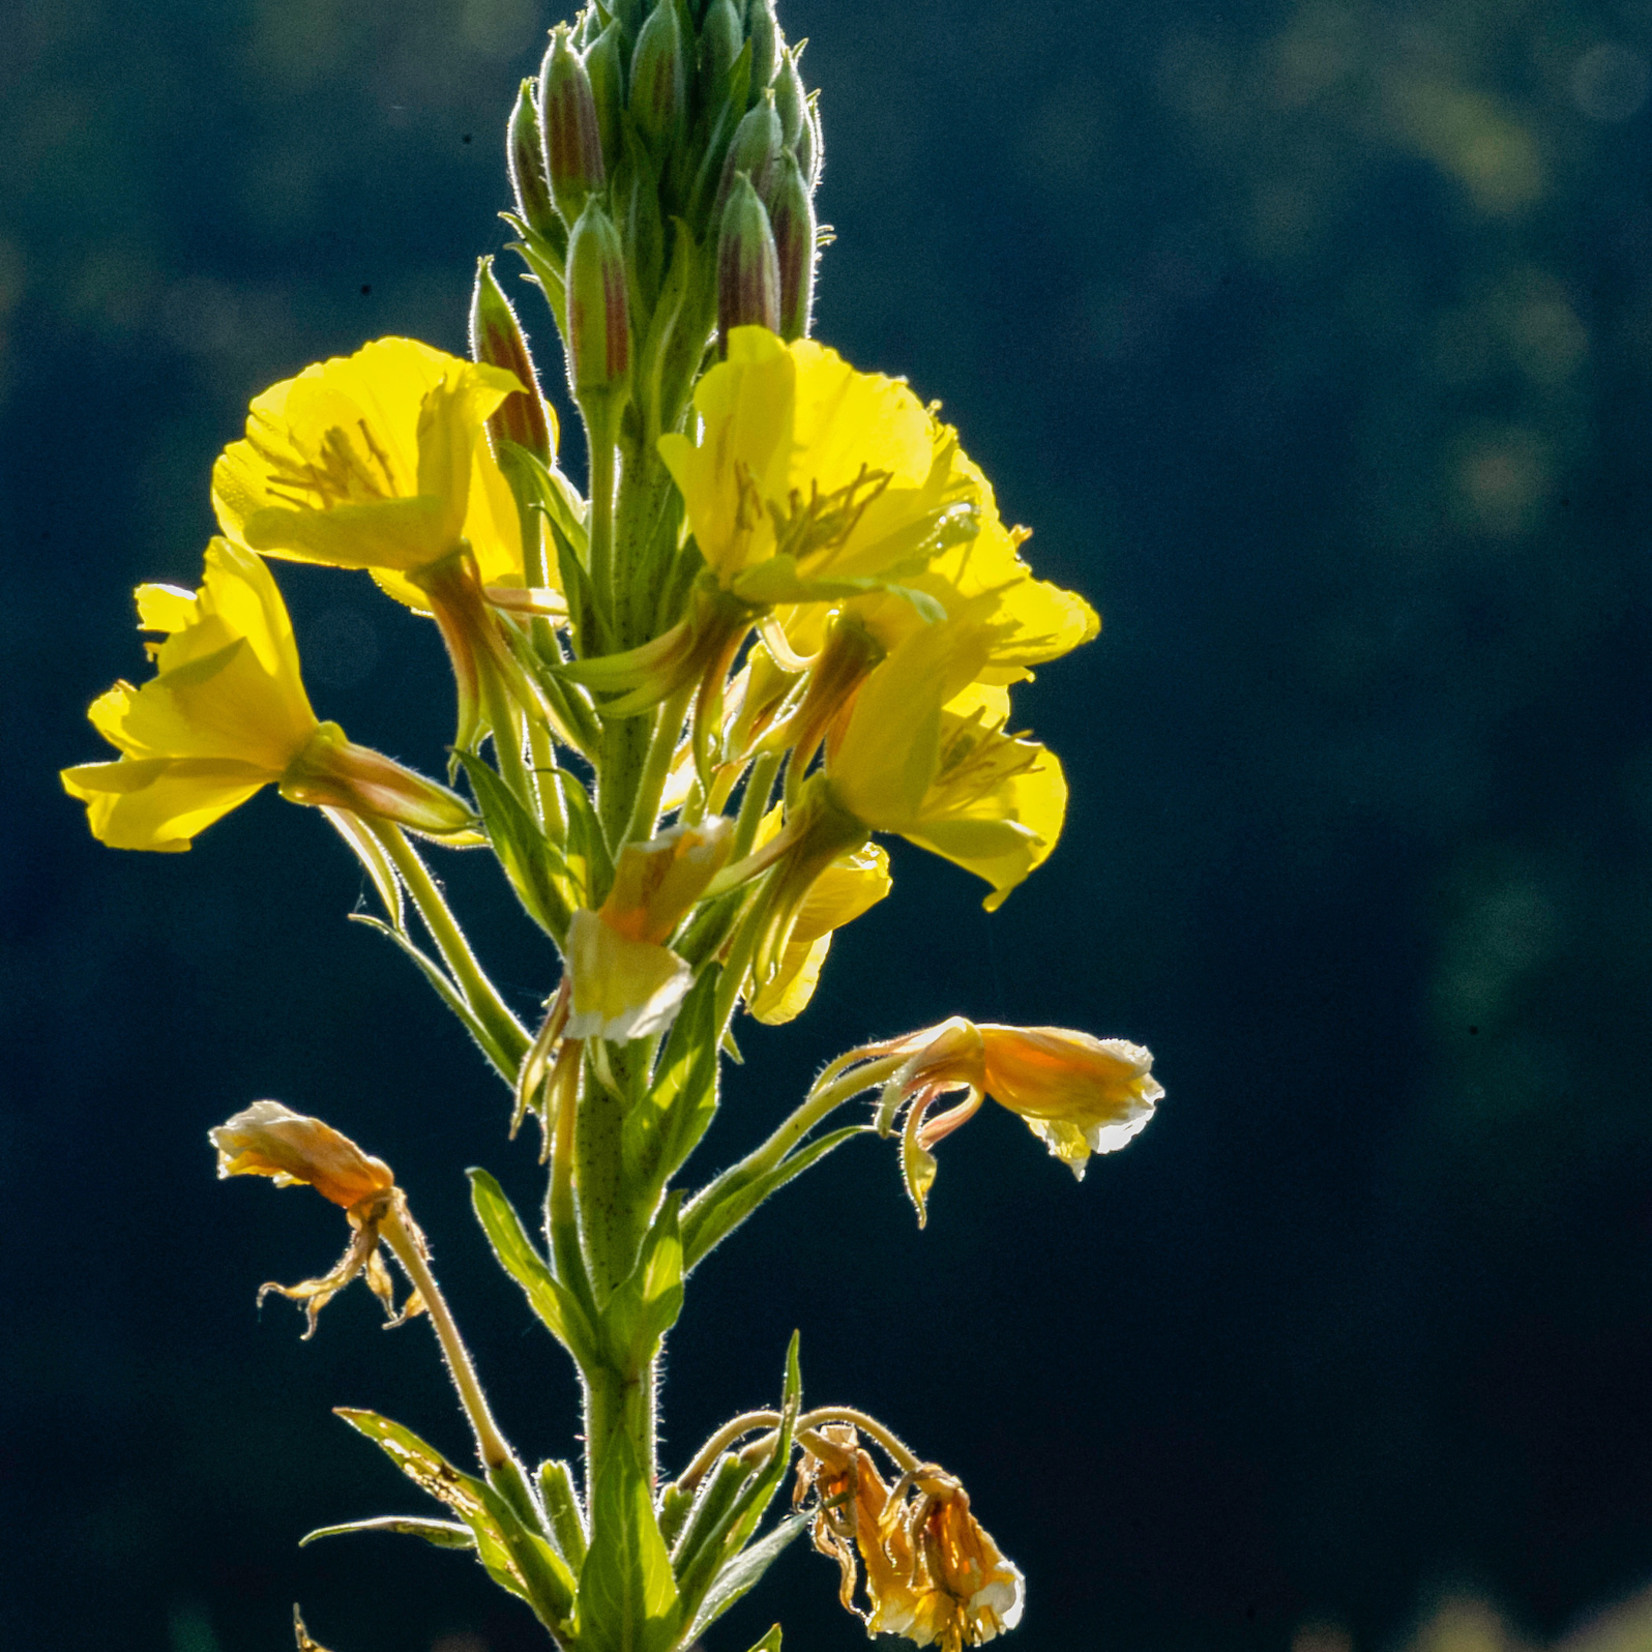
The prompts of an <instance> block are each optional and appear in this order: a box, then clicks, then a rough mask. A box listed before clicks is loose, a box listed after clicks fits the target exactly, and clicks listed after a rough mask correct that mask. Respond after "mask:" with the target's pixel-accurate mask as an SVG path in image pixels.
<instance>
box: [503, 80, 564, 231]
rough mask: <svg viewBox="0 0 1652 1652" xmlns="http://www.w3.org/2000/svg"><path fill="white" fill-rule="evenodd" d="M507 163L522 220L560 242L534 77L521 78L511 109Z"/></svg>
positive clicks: (506, 140)
mask: <svg viewBox="0 0 1652 1652" xmlns="http://www.w3.org/2000/svg"><path fill="white" fill-rule="evenodd" d="M505 163H506V165H507V166H508V167H509V168H510V175H511V188H512V190H513V191H514V192H515V194H516V210H517V213H518V215H519V216H520V217H521V219H522V222H523V223H525V224H526V225H527V226H528V228H529V229H531V230H534V231H537V233H539V234H540V235H543V236H546V237H548V238H549V239H550V240H552V241H554V242H556V243H557V244H558V245H560V244H561V241H562V225H561V224H560V223H559V222H558V221H557V216H556V208H555V207H554V206H553V205H552V202H551V185H550V180H549V179H548V178H547V177H546V175H545V146H544V143H543V141H542V139H541V136H540V131H539V110H538V108H537V107H536V106H535V104H534V98H533V82H532V81H531V80H524V81H523V82H522V89H521V91H519V92H518V93H517V95H516V107H515V108H513V109H512V110H511V118H510V125H509V127H508V128H507V130H506V135H505Z"/></svg>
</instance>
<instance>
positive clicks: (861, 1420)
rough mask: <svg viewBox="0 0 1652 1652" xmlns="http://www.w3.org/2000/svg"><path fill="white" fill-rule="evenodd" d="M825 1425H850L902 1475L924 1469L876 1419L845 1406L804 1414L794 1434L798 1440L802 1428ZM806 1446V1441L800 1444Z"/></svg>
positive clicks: (917, 1458)
mask: <svg viewBox="0 0 1652 1652" xmlns="http://www.w3.org/2000/svg"><path fill="white" fill-rule="evenodd" d="M827 1423H849V1424H851V1425H852V1426H853V1427H855V1428H858V1429H859V1430H860V1431H861V1433H862V1434H865V1435H867V1436H869V1437H870V1438H871V1439H873V1440H876V1441H877V1443H878V1444H879V1445H880V1446H882V1447H883V1449H884V1450H885V1451H886V1452H887V1453H888V1454H889V1460H890V1462H892V1463H893V1464H894V1465H895V1467H896V1468H898V1469H899V1470H900V1471H901V1473H902V1474H914V1473H916V1472H917V1470H918V1469H920V1468H921V1467H922V1466H923V1463H922V1460H921V1459H920V1458H919V1457H918V1456H917V1455H916V1453H914V1452H913V1450H912V1448H911V1447H910V1446H908V1445H907V1444H906V1443H905V1442H904V1441H903V1440H901V1439H900V1438H899V1437H898V1436H896V1435H895V1434H892V1433H891V1432H890V1431H889V1430H888V1429H887V1428H885V1427H884V1426H883V1424H882V1423H880V1422H879V1421H878V1420H877V1418H876V1417H868V1416H867V1415H866V1413H865V1412H864V1411H856V1410H855V1409H854V1407H853V1406H848V1405H823V1406H821V1407H820V1408H819V1409H818V1410H816V1411H806V1412H804V1414H803V1415H802V1416H801V1417H799V1418H798V1419H797V1434H798V1438H799V1439H800V1440H801V1439H802V1437H803V1432H804V1430H805V1429H811V1430H812V1429H816V1428H820V1427H823V1426H824V1425H825V1424H827ZM803 1443H804V1444H805V1446H807V1444H808V1442H807V1441H804V1442H803Z"/></svg>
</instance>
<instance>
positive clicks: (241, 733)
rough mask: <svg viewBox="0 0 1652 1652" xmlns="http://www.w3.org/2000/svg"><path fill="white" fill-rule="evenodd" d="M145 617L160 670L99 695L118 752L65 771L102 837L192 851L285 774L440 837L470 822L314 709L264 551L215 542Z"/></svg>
mask: <svg viewBox="0 0 1652 1652" xmlns="http://www.w3.org/2000/svg"><path fill="white" fill-rule="evenodd" d="M137 598H138V617H139V624H140V625H141V626H142V627H143V628H144V629H146V630H151V631H162V632H165V633H167V636H166V640H165V641H164V642H160V643H152V644H150V645H149V647H150V651H151V653H152V654H153V655H154V659H155V665H156V675H155V677H154V678H153V679H152V680H151V681H150V682H147V683H145V684H144V685H143V687H142V688H133V687H132V685H131V684H130V683H124V682H122V683H116V685H115V686H114V687H113V688H112V689H110V690H109V692H108V693H107V694H104V695H103V696H101V697H100V698H99V699H98V700H97V701H95V702H94V703H93V705H92V708H91V712H90V714H89V715H90V717H91V721H92V726H93V727H94V728H96V729H97V731H98V733H100V734H101V735H102V736H103V737H104V738H105V739H106V740H107V741H108V742H109V743H110V744H111V745H112V746H115V747H116V748H117V749H118V750H119V751H120V752H121V753H122V755H121V757H120V759H119V761H117V762H113V763H85V764H81V765H80V766H79V767H76V768H71V769H65V770H64V771H63V784H64V787H65V789H66V790H67V791H68V792H69V794H70V795H71V796H73V797H78V798H80V799H81V800H82V801H83V802H85V803H86V804H87V805H88V810H87V812H88V817H89V820H90V823H91V828H92V832H93V835H94V836H96V837H97V838H99V839H100V840H101V841H103V842H104V843H107V844H110V845H111V846H113V847H115V848H117V849H159V850H182V849H187V848H188V847H189V845H190V840H191V839H192V838H193V837H194V836H195V834H196V833H197V832H200V831H203V830H205V828H206V827H208V826H210V825H211V824H212V822H213V821H215V820H217V819H218V818H219V817H220V816H222V815H225V814H227V813H228V812H229V811H230V810H231V809H233V808H235V807H236V805H237V804H240V803H244V802H245V801H246V800H247V799H248V798H249V797H251V796H252V795H253V793H255V792H256V791H258V790H259V789H260V788H261V787H263V786H267V785H270V784H272V783H273V784H277V785H279V786H280V787H281V789H282V792H283V793H284V795H286V796H287V797H289V798H291V799H292V800H293V801H295V802H303V803H312V804H315V805H318V806H320V807H324V808H340V809H347V810H349V811H351V812H352V813H356V814H364V815H369V816H379V817H383V818H386V819H391V820H397V821H400V822H401V823H403V824H404V825H408V826H411V827H413V829H414V830H416V831H422V832H427V833H431V834H434V835H438V836H440V835H457V834H462V833H465V832H467V831H468V830H469V828H470V826H471V824H472V817H471V813H470V810H469V808H468V807H467V806H466V805H465V803H464V801H463V800H462V799H461V798H459V797H456V796H455V795H454V794H453V793H452V792H450V791H448V790H446V789H445V788H444V787H441V786H438V785H436V784H435V783H434V782H433V781H430V780H426V779H424V778H423V777H421V776H419V775H416V774H413V773H412V772H411V771H409V770H407V769H404V768H402V767H401V766H400V765H399V764H397V763H393V762H391V760H390V759H389V758H387V757H382V756H380V755H379V753H377V752H374V751H369V750H367V748H365V747H363V746H356V745H352V744H351V743H350V742H349V741H348V740H346V739H345V738H344V733H343V731H342V730H341V729H340V728H339V726H338V725H337V724H336V723H322V722H319V721H318V720H317V718H316V715H315V713H314V711H312V710H311V709H310V702H309V698H308V696H307V695H306V694H305V692H304V684H303V682H302V680H301V679H300V676H299V668H298V649H297V646H296V645H295V643H294V641H293V633H292V624H291V621H290V620H289V619H288V617H287V609H286V605H285V603H283V602H282V600H281V593H280V591H278V590H277V589H276V584H275V581H274V579H272V578H271V577H270V571H269V569H268V568H266V567H265V566H264V564H263V562H262V561H261V560H260V559H259V558H258V557H257V556H256V555H255V554H254V553H253V552H251V551H248V550H245V549H243V548H242V547H240V546H238V545H232V544H230V543H229V542H228V541H226V540H222V539H215V540H214V541H213V542H212V544H211V545H210V546H209V547H208V548H207V552H206V557H205V573H204V576H203V580H202V584H201V588H200V589H199V590H198V591H196V592H194V593H193V594H192V593H190V592H188V591H181V590H178V589H176V588H174V587H173V586H169V585H143V586H140V587H139V588H138V593H137Z"/></svg>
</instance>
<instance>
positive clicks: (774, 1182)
mask: <svg viewBox="0 0 1652 1652" xmlns="http://www.w3.org/2000/svg"><path fill="white" fill-rule="evenodd" d="M870 1129H871V1126H870V1125H865V1124H847V1125H844V1126H843V1128H842V1129H841V1130H833V1131H830V1132H828V1133H827V1134H826V1135H824V1136H821V1137H819V1138H818V1139H817V1140H815V1141H812V1142H810V1143H809V1144H808V1145H807V1146H806V1147H800V1148H798V1149H797V1150H796V1151H795V1152H793V1153H791V1154H790V1155H788V1156H787V1157H786V1158H784V1159H782V1160H781V1162H780V1163H779V1164H777V1165H776V1166H775V1167H774V1169H772V1170H767V1171H763V1172H761V1173H759V1174H756V1175H748V1176H743V1177H737V1178H732V1179H731V1180H730V1181H728V1182H727V1183H725V1184H724V1185H722V1186H719V1185H718V1183H716V1182H713V1183H711V1184H710V1186H709V1187H707V1188H706V1189H705V1191H704V1192H703V1193H701V1194H700V1195H699V1196H698V1197H697V1198H695V1199H694V1200H692V1201H690V1203H689V1206H688V1209H687V1210H686V1211H684V1213H683V1266H684V1268H685V1270H687V1271H690V1272H692V1271H693V1269H694V1268H696V1267H698V1266H699V1264H700V1263H701V1262H702V1261H704V1260H705V1258H706V1256H707V1255H709V1254H710V1252H711V1251H712V1250H714V1249H715V1248H716V1247H717V1246H718V1245H720V1244H721V1243H722V1242H723V1241H724V1240H725V1239H726V1238H728V1236H729V1235H730V1234H731V1233H732V1232H733V1231H734V1230H735V1229H736V1228H737V1227H739V1225H740V1224H741V1223H742V1222H743V1221H745V1219H746V1218H747V1217H748V1216H750V1215H751V1213H752V1212H753V1211H754V1210H756V1209H757V1207H758V1206H759V1205H760V1204H762V1202H763V1201H764V1200H765V1199H766V1198H768V1196H769V1195H770V1194H771V1193H776V1192H778V1191H779V1190H780V1189H781V1188H783V1187H784V1186H785V1185H786V1183H787V1182H789V1181H791V1179H792V1178H793V1177H794V1176H801V1175H802V1174H803V1172H804V1171H805V1170H807V1169H808V1168H809V1166H810V1165H812V1164H814V1163H815V1162H816V1161H817V1160H819V1159H823V1158H825V1156H826V1155H827V1154H828V1153H830V1152H831V1151H832V1150H833V1149H834V1148H836V1147H841V1146H842V1145H843V1143H844V1142H846V1141H848V1140H849V1139H850V1138H851V1137H853V1136H864V1135H866V1134H867V1133H868V1131H869V1130H870Z"/></svg>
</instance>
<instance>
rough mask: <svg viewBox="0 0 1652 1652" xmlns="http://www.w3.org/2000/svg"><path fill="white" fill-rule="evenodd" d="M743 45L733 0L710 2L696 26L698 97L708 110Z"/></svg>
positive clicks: (717, 97)
mask: <svg viewBox="0 0 1652 1652" xmlns="http://www.w3.org/2000/svg"><path fill="white" fill-rule="evenodd" d="M745 43H746V31H745V27H744V25H743V24H742V23H741V21H740V13H739V10H738V9H737V8H736V6H735V4H734V0H711V4H710V5H709V6H708V7H707V8H706V14H705V17H704V19H703V20H702V22H701V24H700V94H701V98H702V100H703V101H704V102H705V104H706V105H707V107H708V108H711V107H715V106H716V105H717V103H718V101H719V95H720V93H721V92H722V89H723V83H724V82H725V81H726V80H727V79H728V72H729V70H730V69H732V68H733V67H734V60H735V59H736V58H737V57H738V56H739V55H740V48H741V47H742V46H743V45H745Z"/></svg>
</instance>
